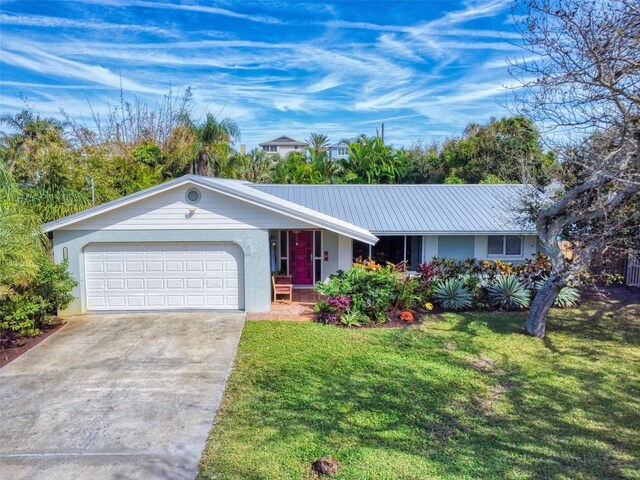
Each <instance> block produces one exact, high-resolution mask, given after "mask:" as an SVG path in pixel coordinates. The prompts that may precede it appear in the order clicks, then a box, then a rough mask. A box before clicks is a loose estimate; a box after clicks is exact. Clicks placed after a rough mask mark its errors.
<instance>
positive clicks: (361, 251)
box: [353, 240, 371, 263]
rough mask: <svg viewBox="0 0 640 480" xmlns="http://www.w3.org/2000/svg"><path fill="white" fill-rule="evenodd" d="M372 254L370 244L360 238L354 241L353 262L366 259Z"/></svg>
mask: <svg viewBox="0 0 640 480" xmlns="http://www.w3.org/2000/svg"><path fill="white" fill-rule="evenodd" d="M370 256H371V250H370V247H369V245H368V244H366V243H364V242H361V241H359V240H354V241H353V262H354V263H355V262H359V261H362V260H366V259H367V258H369V257H370Z"/></svg>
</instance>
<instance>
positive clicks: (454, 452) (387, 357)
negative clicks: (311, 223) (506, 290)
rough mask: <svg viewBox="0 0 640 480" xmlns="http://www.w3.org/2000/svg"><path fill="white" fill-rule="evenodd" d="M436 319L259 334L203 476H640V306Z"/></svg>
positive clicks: (271, 328)
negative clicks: (538, 331) (325, 467)
mask: <svg viewBox="0 0 640 480" xmlns="http://www.w3.org/2000/svg"><path fill="white" fill-rule="evenodd" d="M429 318H430V320H429V321H428V322H427V323H426V324H425V325H424V326H421V327H411V328H404V329H360V330H350V329H342V328H336V327H333V326H325V325H320V324H312V323H292V322H291V323H289V322H267V321H264V322H247V324H246V326H245V329H244V333H243V336H242V340H241V343H240V349H239V352H238V357H237V361H236V366H235V369H234V372H233V374H232V376H231V378H230V380H229V383H228V386H227V389H226V392H225V396H224V400H223V403H222V406H221V408H220V410H219V412H218V415H217V417H216V426H215V427H214V429H213V430H212V432H211V436H210V438H209V441H208V443H207V446H206V448H205V451H204V454H203V458H202V463H201V471H200V478H201V479H208V478H211V479H214V478H215V479H231V478H234V479H236V478H237V479H241V478H244V479H302V478H309V477H310V475H311V469H310V464H311V462H312V461H313V460H314V459H316V458H317V457H320V456H322V455H326V454H331V455H334V456H336V457H337V458H338V460H339V462H340V464H341V470H340V473H339V474H338V475H337V478H342V479H377V478H380V479H382V478H384V479H395V478H413V479H445V478H446V479H471V478H473V479H478V478H482V479H486V478H496V479H502V478H511V479H525V478H527V479H529V478H537V479H583V478H599V479H617V478H638V479H640V305H637V304H636V305H633V304H631V305H629V304H627V305H625V304H622V303H620V302H617V303H616V302H610V303H607V304H605V303H599V304H590V305H587V306H584V307H582V308H580V309H578V310H564V311H561V310H556V311H554V312H553V318H552V319H551V321H550V325H549V329H548V330H549V332H548V338H547V339H546V340H544V341H541V340H537V339H533V338H529V337H526V336H524V335H522V334H521V325H522V323H523V318H524V317H523V315H522V314H505V313H464V314H446V315H443V316H436V315H433V316H430V317H429ZM334 478H335V477H334Z"/></svg>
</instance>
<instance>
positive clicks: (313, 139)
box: [305, 133, 330, 157]
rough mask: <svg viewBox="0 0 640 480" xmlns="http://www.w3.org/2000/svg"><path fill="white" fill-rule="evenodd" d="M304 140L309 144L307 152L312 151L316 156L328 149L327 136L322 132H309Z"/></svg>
mask: <svg viewBox="0 0 640 480" xmlns="http://www.w3.org/2000/svg"><path fill="white" fill-rule="evenodd" d="M305 142H307V143H308V144H309V147H308V149H309V152H313V153H314V154H315V156H316V157H319V156H320V155H321V154H322V153H325V152H326V151H327V150H329V145H330V144H329V137H327V136H326V135H324V134H322V133H311V135H309V138H307V139H305Z"/></svg>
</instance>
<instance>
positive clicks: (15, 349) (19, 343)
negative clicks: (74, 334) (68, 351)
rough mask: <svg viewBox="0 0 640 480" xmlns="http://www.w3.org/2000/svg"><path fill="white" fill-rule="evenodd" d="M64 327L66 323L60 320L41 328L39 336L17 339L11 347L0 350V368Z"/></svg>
mask: <svg viewBox="0 0 640 480" xmlns="http://www.w3.org/2000/svg"><path fill="white" fill-rule="evenodd" d="M65 325H66V322H63V321H62V319H57V321H56V322H55V323H52V324H49V325H46V326H44V327H42V328H41V332H40V335H38V336H35V337H22V338H18V339H16V341H15V344H14V345H13V346H11V347H6V348H0V368H2V367H4V366H5V365H6V364H8V363H9V362H12V361H13V360H15V359H16V358H18V357H19V356H20V355H22V354H23V353H24V352H26V351H28V350H30V349H32V348H33V347H35V346H36V345H37V344H39V343H40V342H41V341H43V340H44V339H45V338H47V337H48V336H49V335H51V334H53V333H55V332H57V331H58V330H60V329H61V328H62V327H64V326H65Z"/></svg>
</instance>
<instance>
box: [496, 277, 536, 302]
mask: <svg viewBox="0 0 640 480" xmlns="http://www.w3.org/2000/svg"><path fill="white" fill-rule="evenodd" d="M530 300H531V292H530V291H529V289H528V288H526V287H525V286H524V285H522V283H520V281H519V280H518V278H517V277H516V276H515V275H498V276H497V277H496V279H495V280H494V282H493V284H492V285H491V286H490V287H489V301H490V302H491V303H492V304H493V305H495V306H498V307H500V308H526V307H528V306H529V301H530Z"/></svg>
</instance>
